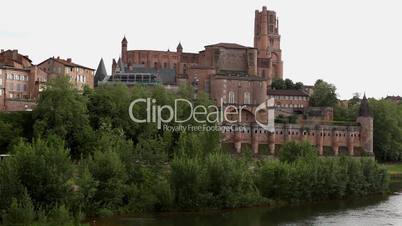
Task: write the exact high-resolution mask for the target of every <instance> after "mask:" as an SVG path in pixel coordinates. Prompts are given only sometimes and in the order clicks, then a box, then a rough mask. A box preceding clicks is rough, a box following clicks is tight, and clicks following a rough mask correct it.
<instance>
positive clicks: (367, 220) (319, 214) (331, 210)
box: [96, 186, 402, 226]
mask: <svg viewBox="0 0 402 226" xmlns="http://www.w3.org/2000/svg"><path fill="white" fill-rule="evenodd" d="M396 187H398V188H401V187H402V186H396ZM96 225H97V226H137V225H138V226H204V225H205V226H269V225H402V193H394V194H392V195H389V196H371V197H366V198H360V199H350V200H342V201H328V202H321V203H315V204H308V205H300V206H287V207H282V208H247V209H238V210H230V211H215V212H203V213H180V214H178V213H170V214H157V215H148V216H141V217H135V216H121V217H112V218H109V219H102V220H100V219H98V221H97V223H96Z"/></svg>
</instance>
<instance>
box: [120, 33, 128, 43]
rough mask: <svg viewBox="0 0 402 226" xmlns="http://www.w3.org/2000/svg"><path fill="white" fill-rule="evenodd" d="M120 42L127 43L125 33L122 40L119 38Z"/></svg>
mask: <svg viewBox="0 0 402 226" xmlns="http://www.w3.org/2000/svg"><path fill="white" fill-rule="evenodd" d="M121 43H122V44H123V43H125V44H127V39H126V35H124V38H123V40H121Z"/></svg>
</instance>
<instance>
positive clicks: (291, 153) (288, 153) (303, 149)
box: [279, 141, 317, 162]
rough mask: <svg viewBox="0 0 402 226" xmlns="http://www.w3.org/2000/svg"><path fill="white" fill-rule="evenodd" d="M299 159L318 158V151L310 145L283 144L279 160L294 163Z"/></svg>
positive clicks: (294, 142)
mask: <svg viewBox="0 0 402 226" xmlns="http://www.w3.org/2000/svg"><path fill="white" fill-rule="evenodd" d="M299 158H306V159H314V158H317V151H316V149H315V148H314V147H313V146H312V145H311V144H310V143H309V142H303V143H297V142H296V141H290V142H287V143H285V144H283V145H282V146H281V148H280V150H279V160H280V161H282V162H294V161H296V160H297V159H299Z"/></svg>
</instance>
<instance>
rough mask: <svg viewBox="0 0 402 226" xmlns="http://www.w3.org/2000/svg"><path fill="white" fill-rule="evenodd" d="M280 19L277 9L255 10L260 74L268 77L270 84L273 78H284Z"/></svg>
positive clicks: (256, 46) (255, 32)
mask: <svg viewBox="0 0 402 226" xmlns="http://www.w3.org/2000/svg"><path fill="white" fill-rule="evenodd" d="M280 39H281V36H280V35H279V20H278V18H277V16H276V12H275V11H270V10H267V7H266V6H264V7H263V8H262V11H258V10H256V11H255V21H254V48H256V49H257V50H258V59H257V68H258V69H257V70H258V75H259V76H261V77H264V78H267V81H268V84H271V81H272V79H278V78H283V62H282V50H281V46H280Z"/></svg>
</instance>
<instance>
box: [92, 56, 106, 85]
mask: <svg viewBox="0 0 402 226" xmlns="http://www.w3.org/2000/svg"><path fill="white" fill-rule="evenodd" d="M106 77H107V72H106V67H105V63H104V62H103V58H101V60H100V62H99V65H98V68H97V69H96V73H95V77H94V83H95V86H98V82H99V81H103V80H104V79H105V78H106Z"/></svg>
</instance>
